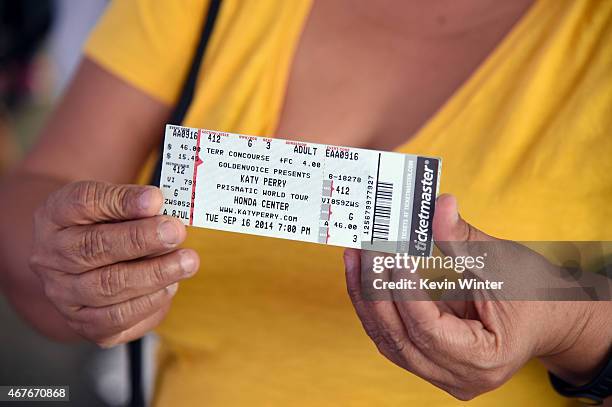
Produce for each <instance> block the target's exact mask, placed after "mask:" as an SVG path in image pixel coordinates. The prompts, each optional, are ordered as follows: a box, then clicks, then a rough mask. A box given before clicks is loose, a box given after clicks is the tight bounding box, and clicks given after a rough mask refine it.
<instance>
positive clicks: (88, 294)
mask: <svg viewBox="0 0 612 407" xmlns="http://www.w3.org/2000/svg"><path fill="white" fill-rule="evenodd" d="M199 266H200V260H199V257H198V254H197V253H196V252H195V251H194V250H190V249H181V250H177V251H174V252H172V253H169V254H165V255H163V256H159V257H154V258H150V259H146V260H139V261H133V262H123V263H115V264H112V265H110V266H106V267H102V268H99V269H96V270H92V271H89V272H87V273H83V274H80V275H77V276H74V275H70V274H65V276H66V278H70V279H71V280H72V287H71V289H70V290H68V291H67V292H68V293H69V294H68V295H69V298H67V302H68V303H69V304H72V305H81V306H87V307H104V306H108V305H113V304H118V303H121V302H124V301H127V300H129V299H131V298H137V297H141V296H143V295H146V294H152V293H154V292H156V291H158V290H161V289H162V288H164V287H167V286H169V285H170V284H172V283H175V282H177V281H179V280H182V279H186V278H189V277H192V276H193V275H194V274H195V273H196V272H197V270H198V268H199Z"/></svg>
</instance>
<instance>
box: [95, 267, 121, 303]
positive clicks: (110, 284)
mask: <svg viewBox="0 0 612 407" xmlns="http://www.w3.org/2000/svg"><path fill="white" fill-rule="evenodd" d="M98 275H99V277H98V278H99V281H98V290H97V291H98V295H99V296H100V297H102V298H113V297H116V296H118V295H119V294H121V293H122V292H123V291H125V290H126V289H127V288H128V282H127V272H126V270H125V268H124V267H123V265H122V264H113V265H110V266H107V267H104V268H103V269H101V270H100V272H99V274H98Z"/></svg>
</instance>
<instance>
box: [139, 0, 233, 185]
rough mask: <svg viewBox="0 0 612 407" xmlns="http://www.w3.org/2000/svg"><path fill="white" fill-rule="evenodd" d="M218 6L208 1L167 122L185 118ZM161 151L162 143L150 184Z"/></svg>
mask: <svg viewBox="0 0 612 407" xmlns="http://www.w3.org/2000/svg"><path fill="white" fill-rule="evenodd" d="M220 7H221V0H211V1H210V5H209V7H208V12H207V13H206V22H205V23H204V26H203V29H202V34H201V36H200V42H199V43H198V48H196V53H195V55H194V56H193V60H192V62H191V68H190V69H189V73H188V75H187V79H186V80H185V84H184V85H183V90H182V91H181V96H180V98H179V100H178V103H177V104H176V106H175V107H174V111H173V112H172V115H171V116H170V120H169V124H176V125H180V124H182V123H183V120H184V119H185V115H186V114H187V111H188V110H189V106H190V105H191V101H192V100H193V95H194V94H195V89H196V85H197V82H198V73H199V72H200V66H201V65H202V60H203V59H204V53H205V52H206V46H207V45H208V40H209V39H210V36H211V35H212V32H213V29H214V27H215V22H216V21H217V15H218V14H219V8H220ZM162 143H163V137H162ZM163 151H164V149H163V145H162V146H161V151H160V153H159V158H158V160H157V165H156V166H155V171H154V172H153V177H152V179H151V185H159V179H160V177H161V166H162V161H163V157H162V153H163Z"/></svg>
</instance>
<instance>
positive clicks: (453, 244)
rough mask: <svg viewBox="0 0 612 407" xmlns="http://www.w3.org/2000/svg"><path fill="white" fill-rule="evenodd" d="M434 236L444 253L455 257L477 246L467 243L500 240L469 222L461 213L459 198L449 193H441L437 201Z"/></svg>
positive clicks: (465, 253)
mask: <svg viewBox="0 0 612 407" xmlns="http://www.w3.org/2000/svg"><path fill="white" fill-rule="evenodd" d="M433 238H434V241H435V242H436V245H437V246H438V247H439V248H440V250H441V251H442V252H443V253H444V254H446V255H448V256H454V257H456V256H465V255H468V254H469V251H468V249H470V248H473V247H475V246H476V245H467V244H466V243H469V242H488V241H496V240H499V239H496V238H494V237H492V236H489V235H487V234H486V233H484V232H482V231H480V230H479V229H477V228H475V227H474V226H472V225H470V224H469V223H467V222H466V221H465V220H464V219H463V218H462V217H461V216H460V215H459V212H458V206H457V199H456V198H455V197H454V196H453V195H449V194H443V195H440V196H439V197H438V199H437V201H436V213H435V214H434V219H433Z"/></svg>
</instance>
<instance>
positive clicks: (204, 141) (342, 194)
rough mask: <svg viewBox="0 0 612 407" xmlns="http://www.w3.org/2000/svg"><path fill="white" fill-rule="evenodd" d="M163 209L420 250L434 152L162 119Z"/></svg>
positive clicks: (238, 228)
mask: <svg viewBox="0 0 612 407" xmlns="http://www.w3.org/2000/svg"><path fill="white" fill-rule="evenodd" d="M163 154H164V155H163V163H162V169H161V178H160V188H161V189H162V192H163V194H164V205H163V207H162V214H165V215H170V216H174V217H176V218H178V219H180V220H181V221H182V222H183V223H185V224H186V225H190V226H197V227H204V228H210V229H217V230H224V231H229V232H238V233H248V234H254V235H259V236H267V237H275V238H284V239H291V240H299V241H305V242H312V243H322V244H329V245H334V246H344V247H353V248H361V249H368V250H378V251H384V252H402V253H409V254H411V255H417V256H429V255H430V254H431V250H432V246H433V245H432V221H433V214H434V210H435V199H436V195H437V192H438V185H439V179H440V177H439V174H440V169H441V162H440V159H438V158H432V157H421V156H416V155H410V154H400V153H395V152H386V151H375V150H367V149H361V148H353V147H340V146H333V145H325V144H315V143H305V142H299V141H294V140H281V139H276V138H265V137H255V136H246V135H241V134H232V133H225V132H219V131H211V130H201V129H194V128H188V127H181V126H174V125H167V126H166V134H165V140H164V153H163Z"/></svg>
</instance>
